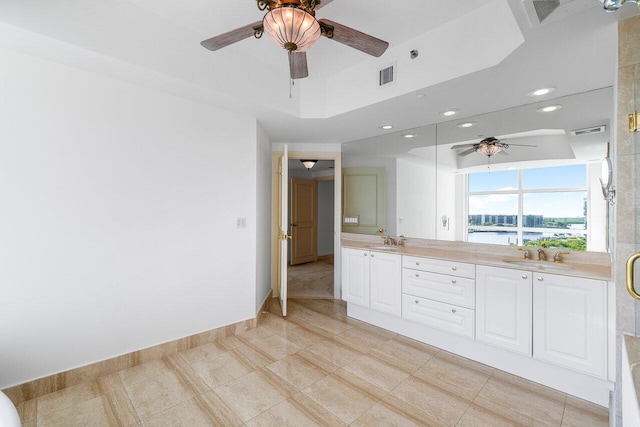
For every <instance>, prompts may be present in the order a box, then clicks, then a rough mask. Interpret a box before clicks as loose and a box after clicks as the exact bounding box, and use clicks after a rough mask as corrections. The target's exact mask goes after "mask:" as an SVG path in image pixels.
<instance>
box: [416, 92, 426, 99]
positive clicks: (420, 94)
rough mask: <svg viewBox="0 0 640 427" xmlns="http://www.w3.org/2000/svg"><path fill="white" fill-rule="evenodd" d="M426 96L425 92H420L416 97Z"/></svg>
mask: <svg viewBox="0 0 640 427" xmlns="http://www.w3.org/2000/svg"><path fill="white" fill-rule="evenodd" d="M425 96H427V95H425V94H424V93H419V94H417V95H416V98H418V99H420V98H424V97H425Z"/></svg>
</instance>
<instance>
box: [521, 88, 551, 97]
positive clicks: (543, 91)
mask: <svg viewBox="0 0 640 427" xmlns="http://www.w3.org/2000/svg"><path fill="white" fill-rule="evenodd" d="M554 90H556V88H555V87H551V86H550V87H542V88H540V89H536V90H532V91H531V92H529V93H528V94H527V96H544V95H547V94H549V93H551V92H553V91H554Z"/></svg>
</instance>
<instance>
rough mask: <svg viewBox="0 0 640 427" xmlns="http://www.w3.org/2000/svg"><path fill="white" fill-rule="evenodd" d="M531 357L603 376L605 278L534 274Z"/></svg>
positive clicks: (604, 358)
mask: <svg viewBox="0 0 640 427" xmlns="http://www.w3.org/2000/svg"><path fill="white" fill-rule="evenodd" d="M533 357H534V358H536V359H539V360H544V361H546V362H550V363H554V364H556V365H561V366H565V367H568V368H571V369H576V370H579V371H583V372H587V373H589V374H592V375H595V376H598V377H601V378H606V376H607V369H606V368H607V364H606V360H607V283H606V282H605V281H603V280H592V279H582V278H577V277H568V276H559V275H555V274H542V273H535V274H534V278H533Z"/></svg>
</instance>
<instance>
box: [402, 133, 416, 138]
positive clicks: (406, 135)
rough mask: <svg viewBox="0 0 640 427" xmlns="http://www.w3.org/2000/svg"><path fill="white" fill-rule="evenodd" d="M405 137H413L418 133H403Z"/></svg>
mask: <svg viewBox="0 0 640 427" xmlns="http://www.w3.org/2000/svg"><path fill="white" fill-rule="evenodd" d="M402 137H403V138H407V139H411V138H415V137H416V134H415V133H405V134H403V135H402Z"/></svg>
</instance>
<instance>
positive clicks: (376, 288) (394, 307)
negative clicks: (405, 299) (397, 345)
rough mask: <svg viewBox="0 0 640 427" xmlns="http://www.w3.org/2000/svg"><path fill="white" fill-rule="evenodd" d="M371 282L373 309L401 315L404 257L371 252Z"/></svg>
mask: <svg viewBox="0 0 640 427" xmlns="http://www.w3.org/2000/svg"><path fill="white" fill-rule="evenodd" d="M369 262H370V267H369V283H370V286H371V289H370V292H371V309H372V310H377V311H382V312H385V313H388V314H392V315H394V316H397V317H400V315H401V314H402V286H401V283H402V282H401V278H402V257H401V256H400V255H398V254H388V253H381V252H371V256H370V260H369Z"/></svg>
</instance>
